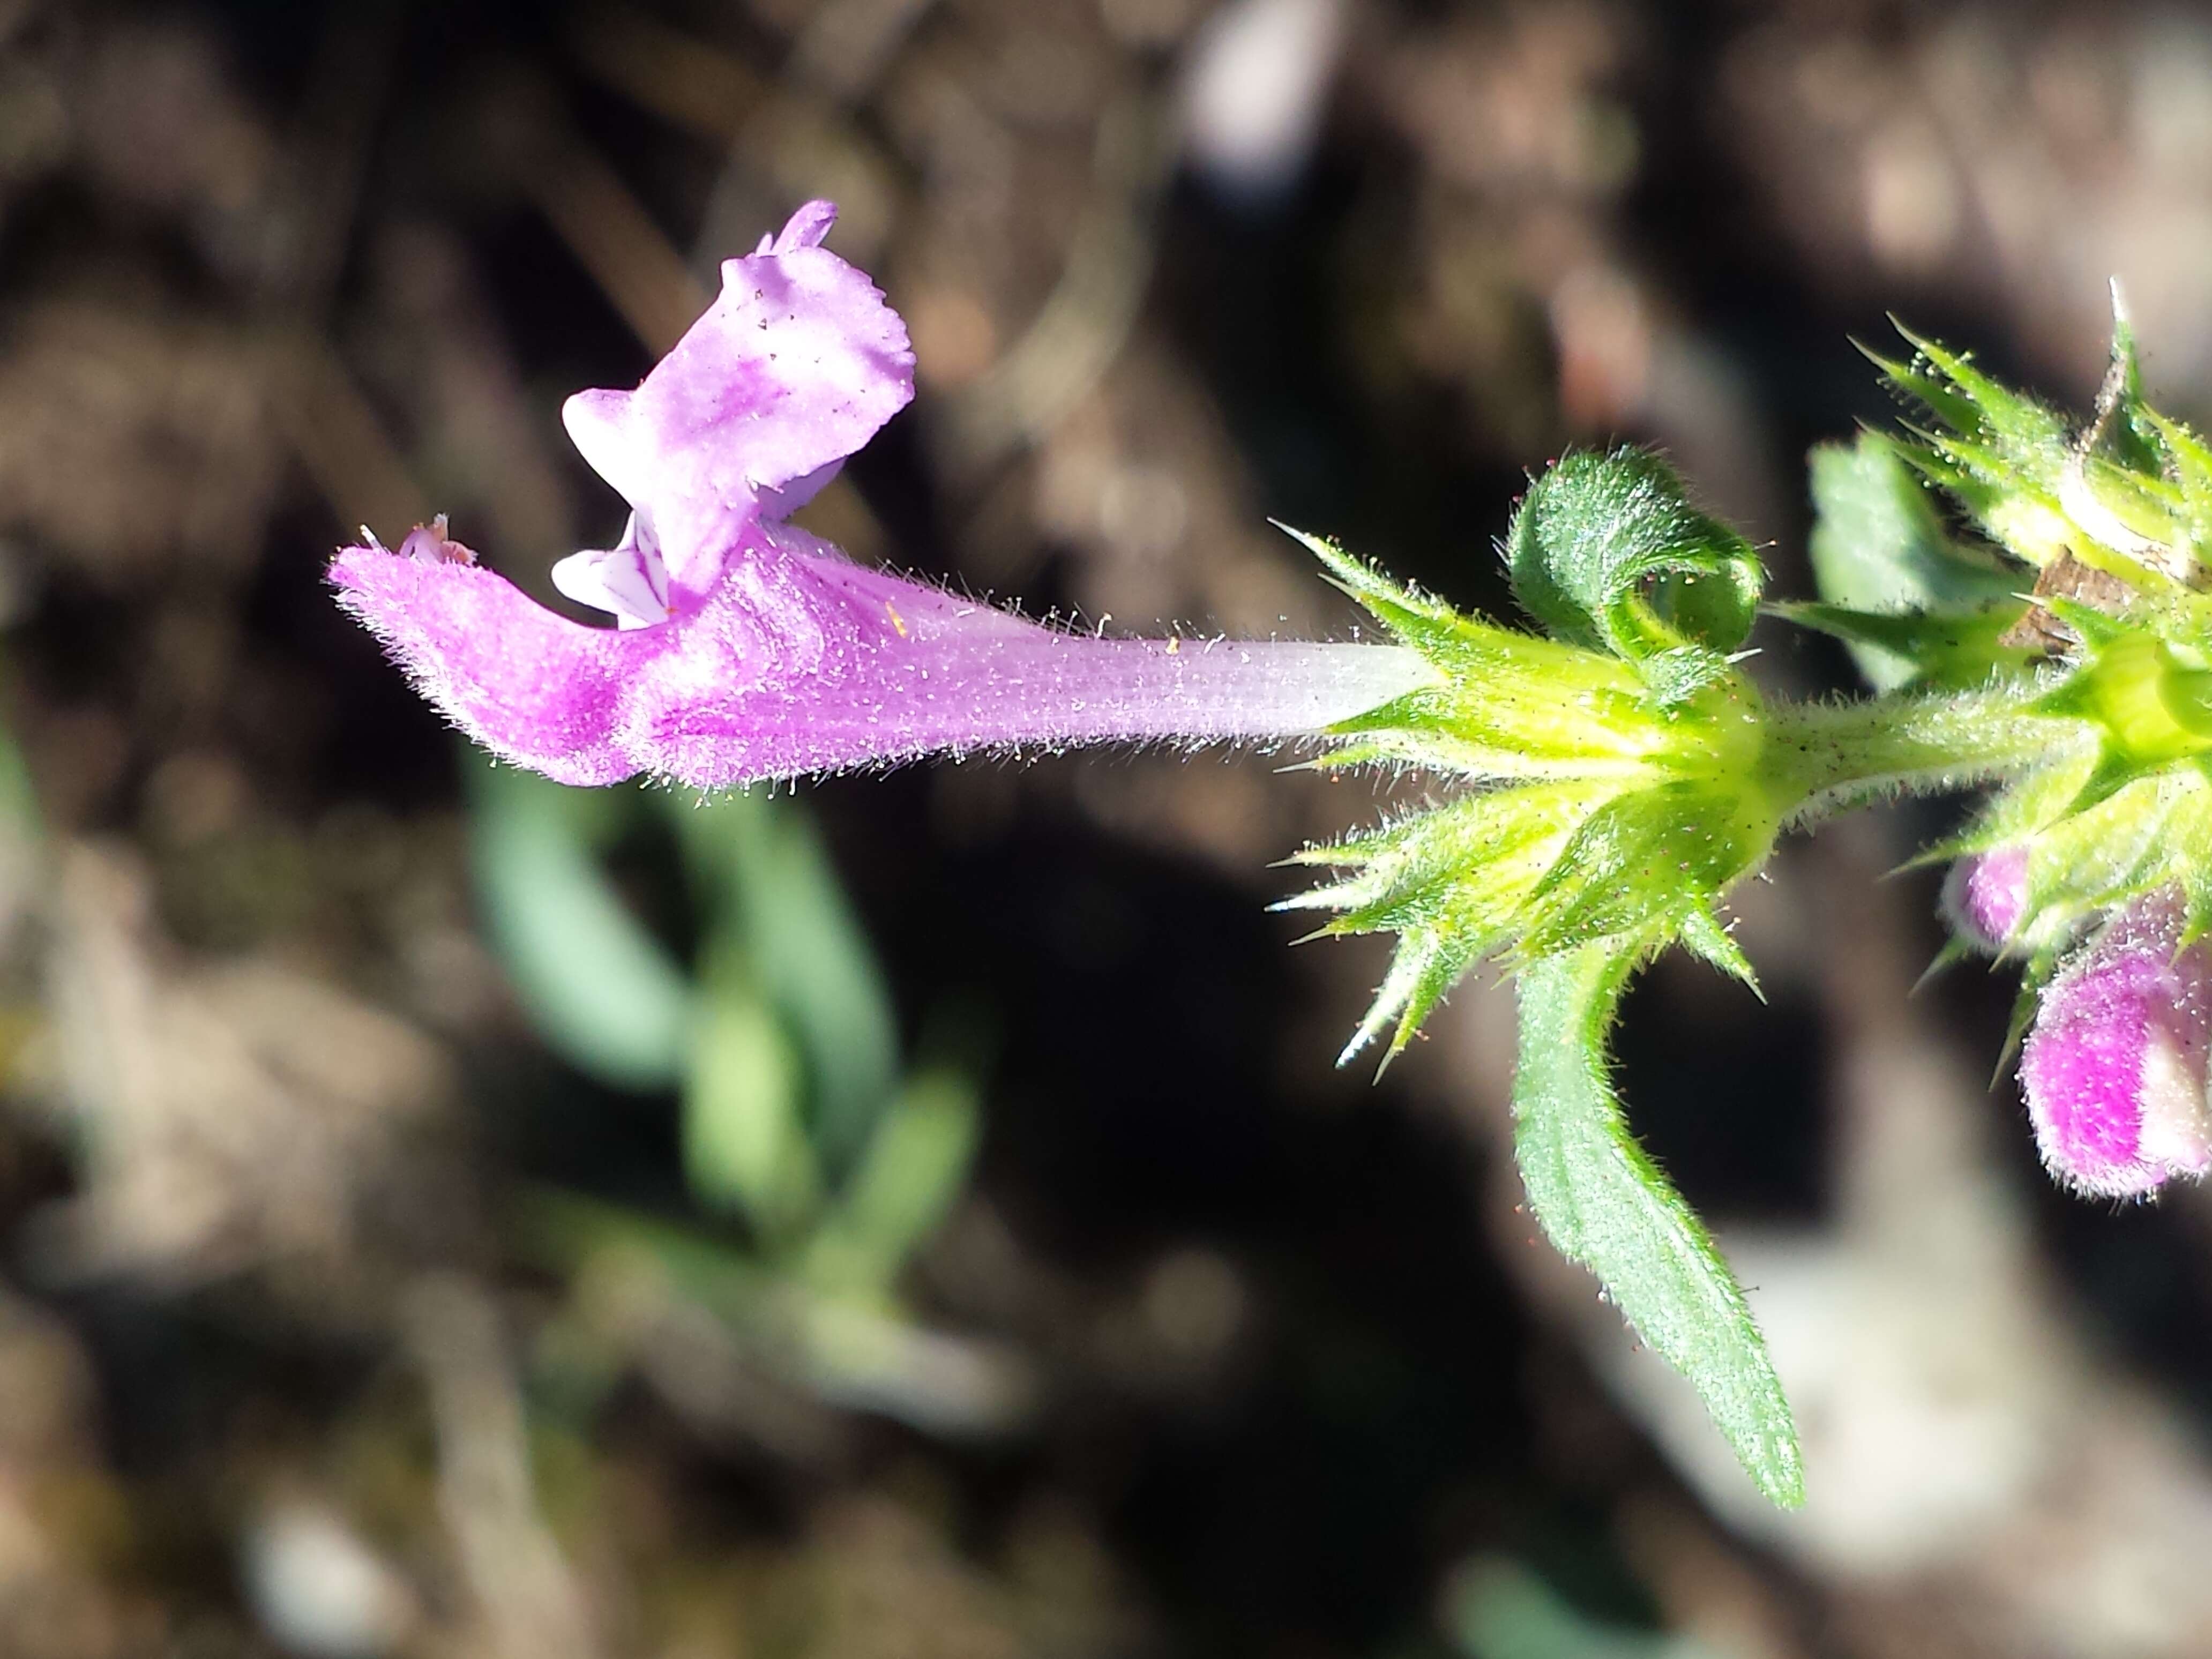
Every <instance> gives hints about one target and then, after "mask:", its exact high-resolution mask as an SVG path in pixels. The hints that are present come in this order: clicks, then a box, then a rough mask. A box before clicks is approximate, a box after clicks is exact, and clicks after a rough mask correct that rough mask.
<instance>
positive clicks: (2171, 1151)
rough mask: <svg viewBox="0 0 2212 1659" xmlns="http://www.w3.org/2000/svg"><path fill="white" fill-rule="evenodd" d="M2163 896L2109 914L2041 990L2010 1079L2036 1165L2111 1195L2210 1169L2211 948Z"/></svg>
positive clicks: (2076, 1185)
mask: <svg viewBox="0 0 2212 1659" xmlns="http://www.w3.org/2000/svg"><path fill="white" fill-rule="evenodd" d="M2181 932H2182V912H2181V907H2180V905H2179V902H2177V901H2176V900H2175V899H2174V897H2173V896H2171V895H2168V894H2157V895H2154V896H2151V897H2149V898H2145V899H2138V900H2136V901H2135V902H2132V903H2130V904H2129V905H2127V906H2126V907H2124V908H2123V909H2121V910H2119V911H2118V912H2117V913H2116V914H2115V915H2114V916H2113V917H2112V920H2111V921H2107V922H2106V925H2105V926H2104V927H2103V928H2102V929H2100V931H2099V932H2098V933H2097V934H2096V935H2095V936H2094V937H2093V939H2091V940H2090V941H2089V943H2088V944H2087V945H2085V946H2084V947H2083V948H2082V949H2081V951H2080V952H2079V954H2077V955H2076V956H2075V957H2074V958H2073V960H2072V961H2070V962H2069V963H2067V964H2066V966H2065V967H2064V968H2063V969H2061V970H2060V971H2059V973H2058V975H2057V977H2056V978H2054V979H2053V980H2052V981H2051V983H2050V984H2049V985H2048V986H2047V987H2045V989H2044V992H2043V997H2042V1001H2041V1004H2040V1006H2039V1008H2038V1009H2037V1012H2036V1017H2035V1025H2034V1029H2033V1030H2031V1031H2030V1032H2029V1034H2028V1038H2027V1046H2026V1048H2024V1049H2023V1050H2022V1051H2021V1088H2022V1091H2023V1092H2024V1093H2025V1094H2026V1096H2027V1109H2028V1116H2029V1119H2030V1121H2032V1122H2033V1125H2034V1127H2035V1137H2036V1143H2037V1145H2038V1146H2039V1148H2040V1149H2041V1151H2042V1153H2043V1160H2044V1163H2045V1165H2046V1166H2047V1167H2048V1168H2049V1169H2050V1170H2051V1173H2052V1174H2053V1175H2054V1176H2057V1178H2058V1179H2059V1180H2060V1181H2062V1182H2064V1183H2065V1184H2066V1185H2068V1186H2069V1187H2072V1188H2076V1189H2077V1190H2079V1191H2081V1192H2084V1193H2091V1194H2099V1195H2100V1196H2104V1197H2110V1198H2132V1197H2138V1196H2141V1195H2142V1194H2147V1193H2149V1192H2151V1191H2152V1190H2154V1188H2157V1187H2159V1186H2160V1184H2162V1183H2163V1182H2166V1181H2167V1180H2169V1179H2170V1178H2172V1176H2177V1175H2190V1176H2201V1175H2203V1174H2204V1173H2205V1171H2206V1170H2208V1169H2212V1113H2208V1111H2207V1109H2206V1103H2205V1062H2206V1053H2207V1046H2208V1038H2212V952H2208V951H2206V949H2205V948H2204V946H2203V945H2201V944H2192V945H2189V946H2188V947H2187V948H2186V949H2184V948H2183V947H2182V945H2181Z"/></svg>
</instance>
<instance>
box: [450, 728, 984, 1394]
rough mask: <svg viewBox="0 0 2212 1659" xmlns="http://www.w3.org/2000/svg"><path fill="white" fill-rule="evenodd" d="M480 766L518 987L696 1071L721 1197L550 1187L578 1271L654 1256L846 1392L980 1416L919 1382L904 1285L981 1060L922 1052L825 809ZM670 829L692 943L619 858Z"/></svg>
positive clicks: (531, 1216)
mask: <svg viewBox="0 0 2212 1659" xmlns="http://www.w3.org/2000/svg"><path fill="white" fill-rule="evenodd" d="M656 830H659V831H665V833H666V835H667V836H668V838H669V841H670V842H671V844H672V847H673V848H674V854H675V860H676V864H677V866H678V869H677V874H678V876H679V877H680V880H681V885H682V890H683V895H684V907H685V910H686V914H687V916H688V917H690V918H696V932H697V938H696V948H695V949H694V950H693V951H691V953H690V954H691V959H690V961H688V962H687V961H686V960H684V956H683V954H682V953H681V952H680V951H679V949H678V943H677V942H671V941H670V940H668V939H663V938H662V937H660V936H659V935H658V934H657V933H655V932H654V931H653V928H652V927H649V926H648V925H647V921H645V920H644V918H643V917H642V916H641V914H640V912H639V910H638V908H636V907H635V906H634V905H633V904H632V902H630V901H629V898H628V897H627V896H625V894H624V893H623V890H622V889H621V887H620V885H619V884H618V883H617V878H616V877H615V875H614V873H613V872H612V871H611V867H610V865H609V861H608V855H609V854H610V853H611V851H613V850H614V849H616V848H617V847H618V846H620V845H621V844H623V842H626V841H635V839H637V838H639V837H640V836H650V835H651V834H652V833H653V832H654V831H656ZM471 859H472V865H473V869H474V875H475V880H476V884H477V892H478V894H479V896H480V898H481V901H482V904H483V912H484V919H485V925H486V931H487V933H488V935H489V938H490V939H491V940H492V942H493V945H494V948H495V950H496V951H497V952H498V954H499V957H500V958H501V962H502V963H503V964H504V965H505V967H506V969H507V974H508V975H509V977H510V979H511V981H513V986H514V988H515V991H516V994H517V995H518V996H519V998H520V1000H521V1002H522V1005H523V1006H524V1008H525V1010H526V1012H528V1014H529V1016H530V1018H531V1019H532V1023H533V1024H534V1025H535V1027H536V1029H537V1030H538V1032H539V1034H540V1035H541V1036H543V1037H544V1041H545V1042H546V1043H547V1045H548V1046H549V1047H550V1048H552V1049H553V1051H554V1052H555V1053H556V1054H559V1055H560V1056H561V1057H562V1059H564V1060H567V1061H568V1063H569V1064H570V1065H572V1066H575V1067H576V1068H577V1069H578V1070H579V1071H581V1072H583V1073H586V1075H588V1076H590V1077H592V1078H594V1079H598V1080H599V1081H600V1082H602V1083H605V1084H607V1085H611V1086H612V1087H615V1088H617V1089H622V1090H626V1091H641V1092H642V1091H657V1090H671V1091H674V1092H675V1093H676V1094H677V1096H678V1101H679V1103H680V1106H679V1109H680V1114H681V1115H680V1133H681V1142H682V1152H683V1160H684V1176H685V1179H686V1182H687V1183H688V1185H689V1188H690V1194H691V1197H692V1199H693V1201H694V1203H695V1204H696V1207H697V1210H698V1212H699V1214H698V1215H697V1216H696V1218H691V1219H689V1220H686V1221H684V1222H676V1221H671V1220H670V1219H669V1218H665V1217H653V1216H647V1215H646V1214H643V1213H641V1212H637V1211H634V1210H631V1209H628V1208H625V1207H623V1206H618V1205H613V1204H608V1203H604V1202H600V1201H598V1200H591V1199H586V1198H584V1197H582V1196H580V1195H579V1194H568V1193H556V1192H550V1191H548V1192H540V1193H538V1194H536V1195H535V1196H534V1197H533V1198H532V1200H530V1201H529V1202H528V1203H526V1205H525V1206H524V1211H523V1227H522V1231H523V1233H524V1235H525V1240H526V1249H528V1251H529V1252H530V1253H531V1254H532V1255H537V1256H538V1257H539V1258H541V1259H543V1260H544V1261H546V1262H547V1264H548V1265H549V1266H553V1267H556V1268H558V1269H559V1270H560V1271H562V1273H564V1274H566V1275H568V1276H569V1277H570V1278H571V1279H572V1280H574V1279H578V1278H579V1277H580V1276H581V1275H583V1274H584V1273H585V1272H586V1268H587V1267H589V1266H590V1264H592V1262H593V1261H605V1260H608V1259H613V1258H620V1259H622V1260H624V1261H629V1262H632V1263H634V1264H641V1265H643V1266H645V1267H647V1269H648V1270H649V1273H650V1276H651V1277H652V1278H653V1280H654V1281H655V1282H656V1284H657V1285H659V1290H660V1292H661V1293H662V1294H665V1295H668V1296H672V1297H678V1298H679V1299H681V1300H683V1301H684V1302H686V1303H688V1304H691V1305H693V1306H695V1307H697V1308H700V1309H702V1310H706V1311H708V1313H710V1314H711V1315H712V1316H714V1318H715V1319H716V1320H718V1321H720V1322H722V1323H723V1324H724V1325H726V1327H727V1328H729V1329H730V1330H732V1332H733V1333H735V1334H738V1335H739V1336H740V1338H741V1339H742V1340H745V1341H746V1342H747V1343H748V1345H749V1346H753V1347H757V1349H758V1351H759V1352H761V1353H762V1354H763V1355H764V1356H766V1357H767V1358H769V1359H770V1360H771V1361H772V1362H774V1363H775V1364H777V1365H778V1366H779V1367H780V1368H781V1369H782V1370H786V1371H787V1372H790V1373H795V1374H797V1376H799V1377H800V1378H802V1379H803V1380H805V1382H806V1383H807V1384H808V1385H809V1386H810V1387H812V1388H814V1389H816V1390H817V1392H821V1393H823V1394H824V1395H829V1396H832V1397H838V1398H854V1397H863V1398H866V1400H867V1401H869V1402H870V1403H872V1404H875V1405H878V1406H879V1407H888V1408H890V1409H893V1410H900V1409H901V1408H902V1403H903V1404H904V1405H905V1406H908V1407H911V1409H907V1410H905V1412H904V1414H906V1415H909V1416H914V1417H920V1418H925V1419H932V1420H941V1419H945V1418H946V1417H947V1416H948V1415H949V1416H951V1417H952V1418H956V1419H957V1418H959V1417H960V1416H962V1415H963V1414H962V1413H960V1412H958V1411H957V1410H956V1411H952V1412H950V1413H948V1412H947V1411H946V1410H945V1409H944V1402H943V1401H942V1400H935V1401H927V1400H923V1399H921V1395H919V1394H917V1393H916V1391H915V1390H912V1389H902V1388H900V1387H898V1386H896V1383H897V1380H898V1377H899V1376H900V1375H901V1374H902V1373H903V1372H906V1371H908V1370H911V1369H912V1362H914V1361H915V1358H916V1355H917V1353H918V1352H919V1350H917V1349H916V1346H915V1344H916V1343H917V1342H920V1343H921V1345H922V1346H923V1347H927V1345H928V1343H929V1341H930V1340H931V1339H929V1338H927V1336H926V1335H925V1334H921V1333H919V1332H915V1331H911V1330H909V1329H908V1326H909V1323H910V1322H909V1321H908V1318H907V1316H906V1315H905V1314H904V1312H903V1311H902V1309H901V1307H900V1305H899V1304H898V1302H897V1300H896V1295H895V1286H896V1281H897V1279H898V1278H899V1275H900V1273H901V1272H902V1270H903V1268H904V1267H905V1266H906V1264H907V1262H908V1259H909V1258H910V1257H911V1256H912V1255H913V1254H914V1253H915V1250H916V1249H918V1248H920V1247H921V1245H922V1244H923V1243H926V1242H927V1239H928V1238H929V1237H930V1235H931V1234H932V1233H933V1232H934V1231H936V1230H937V1228H938V1227H939V1225H941V1224H942V1223H943V1221H944V1220H945V1217H946V1215H947V1214H948V1213H949V1212H950V1211H951V1207H952V1205H953V1203H954V1202H955V1200H957V1198H958V1196H959V1194H960V1192H961V1190H962V1188H963V1186H964V1185H965V1182H966V1181H967V1177H968V1172H969V1164H970V1163H971V1161H972V1159H973V1157H974V1153H975V1139H976V1129H977V1122H978V1102H977V1096H976V1087H975V1079H974V1076H973V1074H972V1068H971V1067H970V1066H968V1065H966V1064H964V1063H962V1062H961V1061H960V1060H945V1061H939V1062H935V1063H932V1064H929V1065H926V1066H919V1067H915V1068H910V1069H909V1068H906V1067H903V1066H902V1063H901V1057H900V1054H899V1040H898V1032H897V1025H896V1017H895V1014H894V1012H893V1010H892V1007H891V1005H890V997H889V994H888V993H887V991H886V989H885V987H884V981H883V977H882V975H881V973H880V971H879V970H878V966H877V963H876V960H875V957H874V955H873V953H872V951H871V950H870V948H869V945H868V942H867V939H866V935H865V934H864V933H863V932H862V930H861V928H860V923H859V921H858V919H857V918H856V917H855V916H854V914H853V910H852V908H851V905H850V904H849V902H848V900H847V898H846V896H845V893H844V890H843V889H842V886H841V885H840V884H839V883H838V881H837V878H836V872H835V870H834V869H833V867H832V866H831V865H830V862H829V858H828V856H827V854H826V853H825V851H824V849H823V846H822V843H821V841H820V838H819V837H818V836H817V834H816V832H815V829H814V827H813V825H812V823H811V821H810V820H809V818H808V817H807V816H806V815H805V812H804V811H802V810H801V809H800V808H799V805H797V804H796V803H795V802H793V801H790V800H787V799H773V798H771V797H770V796H769V794H768V793H766V792H760V793H746V794H733V795H728V796H724V797H720V798H716V799H703V800H693V799H686V798H684V797H682V796H679V795H678V794H675V793H671V792H667V791H656V790H647V789H635V790H613V791H609V790H598V791H586V790H577V789H570V788H567V787H562V785H559V784H555V783H550V782H548V781H545V780H544V779H541V778H538V777H536V776H533V775H529V774H526V773H523V772H520V771H516V770H513V769H507V768H501V767H495V766H492V765H489V764H488V763H481V762H478V763H472V770H471ZM921 1392H922V1393H927V1390H923V1391H921Z"/></svg>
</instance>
